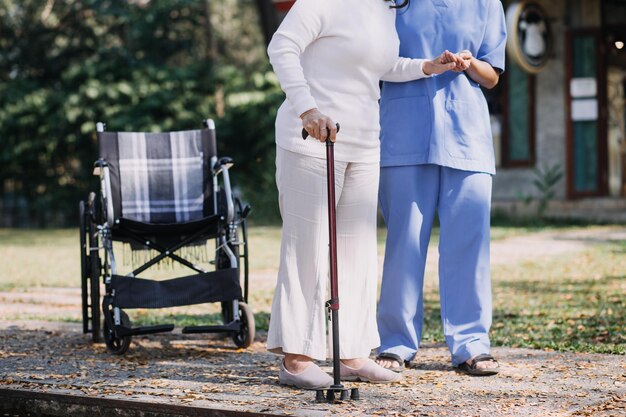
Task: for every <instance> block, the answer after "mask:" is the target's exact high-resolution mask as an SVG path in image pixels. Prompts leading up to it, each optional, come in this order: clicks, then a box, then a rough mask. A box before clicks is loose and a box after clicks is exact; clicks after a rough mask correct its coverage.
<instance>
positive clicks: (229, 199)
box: [211, 156, 235, 223]
mask: <svg viewBox="0 0 626 417" xmlns="http://www.w3.org/2000/svg"><path fill="white" fill-rule="evenodd" d="M213 158H214V160H213V161H212V163H213V166H212V167H211V168H212V171H213V181H214V182H213V186H214V187H216V186H217V176H218V175H219V174H222V181H223V184H224V193H225V194H226V195H225V197H226V210H227V211H226V223H232V222H233V220H234V219H235V203H234V201H233V193H232V188H231V186H230V175H229V173H228V169H229V168H230V167H232V166H233V160H232V158H229V157H227V156H224V157H222V158H220V159H219V160H217V158H215V157H213Z"/></svg>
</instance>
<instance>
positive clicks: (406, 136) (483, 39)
mask: <svg viewBox="0 0 626 417" xmlns="http://www.w3.org/2000/svg"><path fill="white" fill-rule="evenodd" d="M396 28H397V30H398V35H399V37H400V56H404V57H411V58H434V57H436V56H438V55H440V54H441V53H442V52H443V51H444V50H446V49H447V50H449V51H451V52H453V53H454V52H460V51H462V50H464V49H468V50H470V51H471V52H472V54H473V55H474V56H475V57H476V58H478V59H480V60H483V61H486V62H488V63H490V64H491V65H492V66H493V67H494V68H497V69H499V70H504V47H505V44H506V22H505V18H504V11H503V9H502V4H501V3H500V1H499V0H411V2H410V5H409V6H408V7H405V8H403V9H398V11H397V18H396ZM380 107H381V112H380V118H381V166H383V167H385V166H401V165H418V164H437V165H441V166H446V167H451V168H456V169H461V170H466V171H476V172H486V173H489V174H495V161H494V153H493V139H492V136H491V124H490V120H489V110H488V108H487V101H486V100H485V96H484V95H483V93H482V91H481V89H480V87H479V85H478V83H476V82H474V81H472V80H471V79H470V78H469V77H468V76H466V75H465V73H458V72H453V71H448V72H446V73H444V74H441V75H435V76H433V77H431V78H425V79H421V80H416V81H412V82H408V83H391V82H385V83H384V85H383V90H382V96H381V102H380Z"/></svg>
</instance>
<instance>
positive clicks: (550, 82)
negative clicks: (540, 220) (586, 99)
mask: <svg viewBox="0 0 626 417" xmlns="http://www.w3.org/2000/svg"><path fill="white" fill-rule="evenodd" d="M537 3H539V4H540V5H541V6H542V7H543V8H544V9H545V10H546V12H547V13H548V15H549V16H550V17H552V19H553V20H552V25H551V29H552V35H553V57H552V59H551V60H550V62H549V64H548V65H547V67H546V68H545V69H544V70H543V71H542V72H541V73H540V74H538V75H537V76H536V101H535V117H536V119H535V120H536V121H535V149H536V164H535V167H530V168H499V169H498V173H497V175H496V177H495V178H494V189H493V196H494V200H517V199H520V197H526V196H537V195H538V192H537V190H536V189H535V187H534V185H533V179H534V173H533V170H534V168H543V167H553V166H555V165H558V166H559V167H560V168H561V170H562V171H563V173H564V176H563V178H562V179H561V181H560V182H559V183H558V184H557V186H556V187H555V188H556V196H555V198H557V199H565V198H566V178H565V171H566V167H567V165H566V122H567V121H566V113H565V105H566V103H565V93H566V91H565V88H566V87H567V86H566V82H565V71H566V63H565V42H566V38H565V36H566V30H567V29H568V28H593V27H600V25H601V7H600V0H554V1H549V0H537Z"/></svg>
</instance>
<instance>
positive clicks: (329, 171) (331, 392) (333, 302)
mask: <svg viewBox="0 0 626 417" xmlns="http://www.w3.org/2000/svg"><path fill="white" fill-rule="evenodd" d="M326 130H327V133H328V136H327V137H326V188H327V190H328V238H329V239H328V242H329V243H328V246H329V249H330V300H328V301H326V308H327V309H328V311H329V312H330V321H331V323H332V331H333V379H334V381H333V382H334V383H333V385H331V386H330V388H328V390H327V391H326V396H324V390H318V391H317V392H316V393H315V401H317V402H324V401H328V402H329V403H332V402H335V399H336V397H335V395H336V394H338V395H339V400H342V401H343V400H347V399H348V388H346V387H344V386H343V385H342V384H341V376H340V373H339V369H340V368H339V367H340V362H339V281H338V276H337V221H336V210H335V144H334V143H333V142H331V140H330V129H328V128H327V129H326ZM337 132H339V123H337ZM308 136H309V134H308V132H307V131H306V130H305V129H302V139H306V138H307V137H308ZM350 399H352V400H358V399H359V389H358V388H352V389H351V390H350Z"/></svg>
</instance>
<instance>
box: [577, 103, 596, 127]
mask: <svg viewBox="0 0 626 417" xmlns="http://www.w3.org/2000/svg"><path fill="white" fill-rule="evenodd" d="M594 120H598V100H596V99H595V98H584V99H576V100H572V121H574V122H590V121H594Z"/></svg>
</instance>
